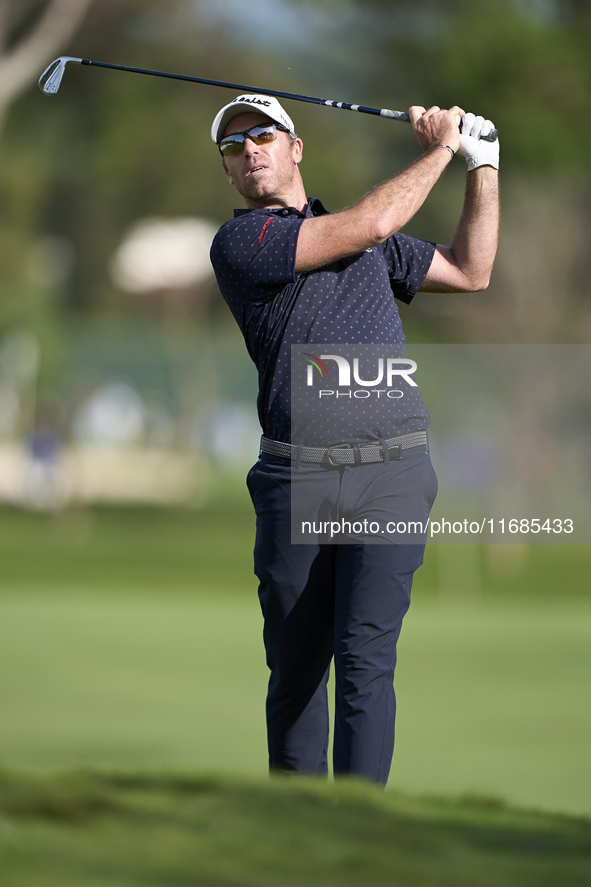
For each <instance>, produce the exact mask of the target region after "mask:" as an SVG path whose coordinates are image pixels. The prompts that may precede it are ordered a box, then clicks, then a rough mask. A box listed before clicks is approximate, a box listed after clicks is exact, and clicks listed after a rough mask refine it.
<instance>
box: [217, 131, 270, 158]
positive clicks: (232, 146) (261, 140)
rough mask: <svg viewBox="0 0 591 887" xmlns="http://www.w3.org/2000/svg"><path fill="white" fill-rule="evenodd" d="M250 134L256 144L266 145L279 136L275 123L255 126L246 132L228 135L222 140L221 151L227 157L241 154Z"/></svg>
mask: <svg viewBox="0 0 591 887" xmlns="http://www.w3.org/2000/svg"><path fill="white" fill-rule="evenodd" d="M247 135H248V137H249V138H250V139H252V141H253V142H254V143H255V145H264V144H265V143H266V142H273V141H274V140H275V139H276V138H277V129H276V127H275V126H274V125H273V124H269V126H253V127H252V129H248V130H246V132H237V133H236V134H235V135H231V136H226V138H225V139H222V141H221V142H220V151H221V152H222V154H223V155H224V156H225V157H227V156H228V155H229V154H240V152H241V151H242V149H243V148H244V139H245V137H246V136H247Z"/></svg>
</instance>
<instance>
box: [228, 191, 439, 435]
mask: <svg viewBox="0 0 591 887" xmlns="http://www.w3.org/2000/svg"><path fill="white" fill-rule="evenodd" d="M326 212H327V210H326V209H325V208H324V207H323V206H322V204H321V202H320V201H319V200H317V199H316V198H310V199H309V201H308V205H307V206H306V209H305V212H304V213H301V212H299V211H298V210H297V209H295V208H293V207H289V208H286V209H255V210H248V209H242V210H235V211H234V218H233V219H232V220H231V221H229V222H226V224H225V225H223V226H222V227H221V228H220V230H219V231H218V233H217V234H216V236H215V238H214V241H213V244H212V247H211V261H212V265H213V268H214V271H215V275H216V278H217V282H218V286H219V289H220V292H221V294H222V296H223V298H224V299H225V301H226V302H227V304H228V307H229V308H230V311H231V312H232V314H233V315H234V317H235V319H236V321H237V322H238V325H239V327H240V329H241V330H242V333H243V335H244V339H245V342H246V347H247V349H248V352H249V354H250V356H251V358H252V360H253V361H254V363H255V365H256V367H257V370H258V374H259V397H258V411H259V419H260V422H261V427H262V429H263V433H264V435H265V436H266V437H269V438H271V439H272V440H281V441H286V442H291V418H290V415H291V383H290V378H291V345H292V344H304V343H310V344H314V343H316V344H324V343H344V344H363V345H370V344H374V343H375V344H396V345H403V344H404V341H405V340H404V333H403V331H402V324H401V322H400V316H399V314H398V308H397V306H396V302H395V297H396V298H397V299H400V300H401V301H403V302H406V303H410V302H411V300H412V298H413V296H414V295H415V293H416V292H417V291H418V290H419V289H420V286H421V284H422V282H423V280H424V279H425V276H426V274H427V271H428V270H429V267H430V265H431V261H432V259H433V254H434V251H435V244H433V243H429V242H427V241H424V240H416V239H414V238H412V237H407V236H406V235H404V234H394V235H393V236H392V237H389V238H388V239H387V240H386V241H384V243H382V244H380V245H379V246H376V247H373V248H372V249H369V250H365V251H364V252H361V253H357V254H355V255H352V256H347V257H346V258H344V259H341V260H339V261H337V262H333V263H332V264H330V265H325V266H324V267H322V268H318V269H316V270H314V271H309V272H303V273H299V274H296V271H295V256H296V246H297V239H298V234H299V230H300V225H301V224H302V222H303V221H304V219H306V218H311V217H312V216H316V215H322V214H324V213H326ZM428 425H429V415H428V413H427V410H426V409H425V407H424V405H423V402H422V399H421V396H420V392H419V390H418V388H417V389H413V391H412V396H411V397H408V398H405V402H404V404H403V405H401V404H400V403H397V404H394V403H393V402H392V401H389V402H386V400H383V401H382V402H381V403H380V404H377V405H376V406H375V409H374V410H373V412H372V416H371V417H369V418H367V417H366V419H365V420H364V424H363V427H360V428H358V429H354V428H353V429H350V433H349V435H348V436H349V438H350V441H351V442H355V441H359V442H361V441H364V440H367V439H370V440H375V439H376V437H378V438H380V437H386V438H388V437H394V436H396V435H399V434H407V433H409V432H411V431H418V430H422V429H425V428H427V426H428ZM327 434H328V432H322V431H321V430H320V429H319V430H318V433H317V438H318V437H320V438H326V435H327ZM297 442H298V443H303V444H306V445H314V444H316V445H326V444H327V443H334V441H332V440H327V439H316V440H298V441H297ZM343 442H345V441H343Z"/></svg>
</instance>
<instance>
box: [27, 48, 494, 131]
mask: <svg viewBox="0 0 591 887" xmlns="http://www.w3.org/2000/svg"><path fill="white" fill-rule="evenodd" d="M68 62H75V63H76V64H77V65H94V66H95V67H97V68H112V69H113V70H115V71H130V72H131V73H132V74H150V75H151V76H152V77H168V78H169V79H170V80H186V81H188V82H190V83H204V84H206V85H207V86H223V87H224V88H226V89H236V90H238V91H240V92H246V93H260V94H261V95H272V96H275V98H279V99H294V101H296V102H311V103H312V104H314V105H327V106H328V107H331V108H342V109H343V110H345V111H359V112H360V113H361V114H374V115H375V116H378V117H386V118H389V119H390V120H401V121H403V122H404V123H410V117H409V116H408V114H406V113H405V112H404V111H390V110H389V109H388V108H367V107H365V106H364V105H351V104H349V102H334V101H330V100H329V99H318V98H314V96H309V95H298V94H297V93H293V92H280V91H279V90H277V89H260V88H259V87H257V86H245V85H244V84H242V83H224V82H223V81H221V80H205V79H204V78H202V77H188V76H186V75H184V74H167V73H165V72H163V71H149V70H146V69H145V68H130V67H127V66H126V65H110V64H108V63H107V62H92V61H90V59H76V58H73V57H72V56H68V55H62V56H60V57H59V58H58V59H56V60H55V61H54V62H52V63H51V64H50V65H48V67H47V68H46V69H45V71H44V72H43V74H42V75H41V77H40V78H39V88H40V89H41V91H42V92H44V93H45V95H55V94H56V93H57V91H58V89H59V88H60V85H61V82H62V80H63V77H64V71H65V70H66V65H67V64H68ZM497 135H498V133H497V130H496V129H493V130H492V131H491V132H490V133H488V135H485V136H481V138H482V139H483V140H484V141H487V142H494V141H495V140H496V138H497Z"/></svg>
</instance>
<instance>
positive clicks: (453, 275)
mask: <svg viewBox="0 0 591 887" xmlns="http://www.w3.org/2000/svg"><path fill="white" fill-rule="evenodd" d="M492 128H493V125H492V123H491V122H490V120H483V118H482V117H475V116H474V115H473V114H466V116H465V118H464V121H463V126H462V135H461V138H460V149H459V153H460V154H461V155H462V156H463V157H465V158H466V162H467V164H468V179H467V182H466V196H465V199H464V209H463V211H462V216H461V219H460V224H459V225H458V230H457V231H456V235H455V237H454V240H453V243H452V245H451V247H446V246H439V245H438V246H437V249H436V250H435V254H434V256H433V261H432V263H431V267H430V268H429V271H428V272H427V276H426V278H425V280H424V281H423V285H422V286H421V291H422V292H430V293H449V292H454V293H457V292H476V291H477V290H483V289H486V287H487V286H488V283H489V280H490V274H491V271H492V266H493V262H494V258H495V255H496V252H497V243H498V238H499V182H498V175H499V174H498V169H499V141H498V139H497V140H496V141H495V142H486V141H484V140H481V139H479V138H478V137H479V136H480V135H481V134H485V135H486V134H487V133H488V132H490V130H491V129H492Z"/></svg>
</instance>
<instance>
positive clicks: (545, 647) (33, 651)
mask: <svg viewBox="0 0 591 887" xmlns="http://www.w3.org/2000/svg"><path fill="white" fill-rule="evenodd" d="M252 536H253V519H252V515H251V512H250V503H249V502H248V497H247V494H246V492H245V490H244V488H243V485H242V483H241V484H240V486H239V487H238V491H237V492H235V491H234V490H233V488H231V487H229V488H227V489H225V490H222V493H221V494H220V495H219V496H218V497H217V498H216V501H215V502H212V503H210V504H209V505H208V507H207V508H206V509H204V510H202V511H178V512H168V511H161V510H157V509H154V510H148V509H126V510H109V509H103V510H95V511H90V512H81V513H74V512H70V513H65V514H62V515H57V516H53V517H52V516H46V515H38V514H37V515H35V514H26V513H22V512H18V511H10V510H5V511H0V711H1V718H2V725H1V729H0V761H1V762H4V763H5V764H6V765H7V766H10V767H13V766H16V767H27V768H37V769H43V770H45V771H47V770H48V769H53V768H56V767H59V768H62V767H70V766H77V765H85V766H104V767H117V768H120V767H123V768H128V767H137V766H140V767H143V768H155V769H169V768H181V769H183V770H188V771H192V772H203V771H204V770H215V771H217V772H224V773H233V774H238V775H241V774H242V775H250V776H256V775H261V774H264V772H265V769H266V747H265V730H264V695H265V686H266V680H267V670H266V666H265V663H264V653H263V647H262V638H261V632H262V620H261V615H260V611H259V606H258V601H257V597H256V582H255V579H254V577H253V576H252V543H253V539H252ZM590 561H591V557H590V553H589V548H584V547H578V546H545V547H542V546H536V547H532V548H525V547H522V546H507V547H502V548H501V547H498V548H492V547H491V548H489V549H486V548H482V549H481V548H476V547H472V546H457V547H455V546H454V547H451V546H439V547H436V546H431V547H430V548H429V549H428V551H427V556H426V562H425V565H424V567H423V568H422V569H421V570H420V571H419V573H418V574H417V578H416V582H415V588H414V590H413V598H414V600H413V606H412V607H411V611H410V613H409V615H408V617H407V619H406V622H405V626H404V630H403V633H402V638H401V642H400V655H399V664H398V669H397V677H396V688H397V697H398V707H399V716H398V722H397V740H396V751H395V757H394V766H393V770H392V776H391V779H390V786H391V788H392V789H396V788H402V789H403V790H405V791H409V792H420V793H424V792H433V791H435V792H438V793H446V794H447V793H452V794H456V793H458V792H460V793H461V792H467V791H468V792H469V791H476V792H480V793H484V794H486V795H495V796H500V797H503V798H506V799H507V800H508V801H510V802H513V803H518V804H522V805H527V806H535V807H539V808H542V809H546V810H560V811H564V812H570V813H575V814H587V815H589V814H591V775H590V771H589V766H588V749H589V747H591V712H590V706H589V704H588V687H589V677H590V675H591V605H590V603H589V600H588V575H589V566H590V565H591V564H590ZM388 791H390V788H389V789H388Z"/></svg>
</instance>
